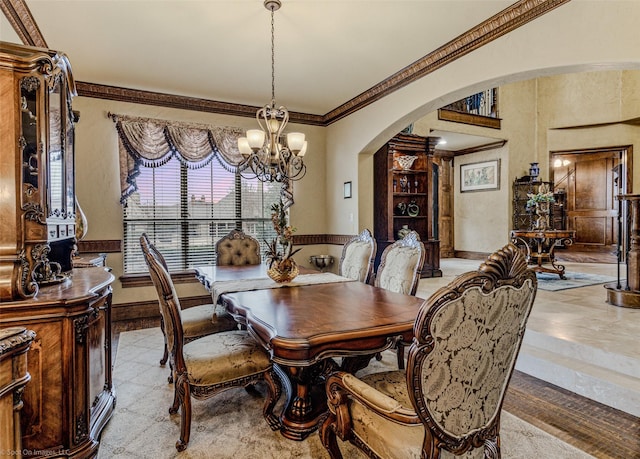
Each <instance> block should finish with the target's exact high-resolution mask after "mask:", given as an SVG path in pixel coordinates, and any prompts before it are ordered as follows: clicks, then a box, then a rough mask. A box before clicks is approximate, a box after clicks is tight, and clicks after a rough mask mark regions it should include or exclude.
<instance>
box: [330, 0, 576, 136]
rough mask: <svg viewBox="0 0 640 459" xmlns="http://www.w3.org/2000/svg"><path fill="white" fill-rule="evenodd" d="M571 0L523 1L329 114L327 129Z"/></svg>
mask: <svg viewBox="0 0 640 459" xmlns="http://www.w3.org/2000/svg"><path fill="white" fill-rule="evenodd" d="M569 1H570V0H520V1H518V2H516V3H514V4H513V5H511V6H509V7H508V8H506V9H504V10H502V11H500V12H499V13H497V14H496V15H494V16H493V17H491V18H489V19H487V20H486V21H484V22H481V23H480V24H478V25H477V26H475V27H473V28H471V29H469V30H468V31H466V32H465V33H463V34H462V35H459V36H458V37H456V38H454V39H453V40H451V41H450V42H449V43H446V44H445V45H443V46H441V47H440V48H438V49H436V50H435V51H433V52H431V53H429V54H427V55H426V56H425V57H423V58H422V59H419V60H418V61H416V62H414V63H413V64H411V65H409V66H407V67H405V68H404V69H402V70H400V71H398V72H396V73H395V74H393V75H391V76H390V77H389V78H387V79H386V80H384V81H382V82H381V83H378V84H377V85H375V86H374V87H372V88H369V89H368V90H367V91H365V92H363V93H362V94H360V95H359V96H356V97H354V98H353V99H351V100H350V101H348V102H346V103H345V104H342V105H341V106H339V107H337V108H336V109H334V110H332V111H330V112H329V113H327V114H326V115H325V116H324V117H325V122H326V124H327V125H329V124H331V123H334V122H336V121H338V120H339V119H341V118H344V117H345V116H347V115H350V114H351V113H354V112H356V111H358V110H359V109H361V108H363V107H365V106H367V105H369V104H371V103H373V102H375V101H377V100H379V99H381V98H383V97H385V96H387V95H388V94H390V93H392V92H394V91H397V90H398V89H400V88H402V87H404V86H406V85H408V84H409V83H412V82H413V81H415V80H417V79H419V78H422V77H423V76H425V75H428V74H429V73H432V72H434V71H435V70H437V69H439V68H441V67H444V66H445V65H447V64H450V63H451V62H453V61H455V60H456V59H458V58H459V57H462V56H464V55H466V54H469V53H470V52H471V51H473V50H475V49H478V48H480V47H481V46H484V45H486V44H487V43H490V42H491V41H493V40H495V39H497V38H499V37H501V36H503V35H505V34H507V33H509V32H511V31H513V30H515V29H517V28H518V27H521V26H523V25H525V24H527V23H528V22H531V21H533V20H534V19H536V18H538V17H540V16H542V15H543V14H545V13H548V12H549V11H551V10H553V9H555V8H557V7H559V6H561V5H563V4H564V3H567V2H569Z"/></svg>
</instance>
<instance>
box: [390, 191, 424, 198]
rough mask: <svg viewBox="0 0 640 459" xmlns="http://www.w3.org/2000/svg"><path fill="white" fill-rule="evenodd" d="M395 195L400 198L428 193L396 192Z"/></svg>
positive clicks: (422, 195) (421, 195)
mask: <svg viewBox="0 0 640 459" xmlns="http://www.w3.org/2000/svg"><path fill="white" fill-rule="evenodd" d="M393 196H394V197H399V198H411V197H426V196H427V193H398V192H395V193H393Z"/></svg>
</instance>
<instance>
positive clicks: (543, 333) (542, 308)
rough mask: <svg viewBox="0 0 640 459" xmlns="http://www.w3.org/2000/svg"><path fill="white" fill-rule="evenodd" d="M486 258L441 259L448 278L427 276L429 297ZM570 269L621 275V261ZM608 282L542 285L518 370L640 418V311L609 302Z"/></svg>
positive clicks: (424, 284)
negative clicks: (556, 286)
mask: <svg viewBox="0 0 640 459" xmlns="http://www.w3.org/2000/svg"><path fill="white" fill-rule="evenodd" d="M480 263H481V261H479V260H466V259H459V258H446V259H442V260H441V269H442V272H443V277H442V278H431V279H421V280H420V283H419V285H418V291H417V296H420V297H423V298H427V297H428V296H429V295H430V294H431V293H433V292H434V291H435V290H437V288H439V287H440V286H443V285H446V284H447V283H448V282H450V281H451V280H452V279H453V278H454V277H455V276H457V275H459V274H461V273H463V272H467V271H472V270H475V269H477V268H478V266H479V264H480ZM563 264H564V265H565V266H566V271H567V272H581V273H593V274H603V275H608V276H614V277H615V276H616V275H617V266H616V265H615V264H599V263H569V262H566V263H563ZM606 299H607V295H606V291H605V289H604V287H603V285H602V284H599V285H592V286H587V287H580V288H574V289H569V290H561V291H556V292H551V291H545V290H540V289H538V293H537V296H536V300H535V303H534V307H533V310H532V312H531V316H530V318H529V322H528V324H527V332H526V335H525V339H524V343H523V347H522V350H521V353H520V357H519V359H518V364H517V366H516V368H517V369H518V370H520V371H522V372H524V373H527V374H530V375H532V376H535V377H537V378H539V379H542V380H544V381H548V382H550V383H552V384H555V385H558V386H560V387H563V388H565V389H568V390H570V391H572V392H575V393H578V394H580V395H583V396H585V397H588V398H591V399H593V400H596V401H598V402H600V403H604V404H605V405H609V406H612V407H614V408H617V409H620V410H623V411H625V412H628V413H630V414H632V415H634V416H640V342H639V341H638V336H640V309H631V308H622V307H618V306H613V305H610V304H608V303H607V302H606Z"/></svg>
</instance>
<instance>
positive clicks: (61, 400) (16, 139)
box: [0, 42, 115, 458]
mask: <svg viewBox="0 0 640 459" xmlns="http://www.w3.org/2000/svg"><path fill="white" fill-rule="evenodd" d="M74 95H75V84H74V80H73V76H72V74H71V67H70V65H69V61H68V60H67V58H66V56H65V55H64V54H62V53H60V52H57V51H52V50H47V49H41V48H34V47H28V46H20V45H16V44H12V43H5V42H0V120H2V122H1V123H0V177H1V178H2V186H1V187H0V191H1V192H0V214H1V215H2V219H0V329H6V328H15V327H24V328H26V329H28V330H32V331H33V332H35V338H34V339H33V342H32V343H31V347H30V349H29V351H28V353H27V370H28V373H29V374H30V375H31V381H30V382H29V384H27V385H26V387H25V390H24V393H23V395H22V401H23V407H22V410H21V420H20V426H21V429H20V434H21V437H22V438H21V439H22V448H23V451H28V454H29V455H32V456H47V457H73V458H84V457H92V456H95V454H96V453H97V450H98V445H99V442H98V439H99V436H100V432H101V430H102V428H103V427H104V426H105V425H106V423H107V421H108V420H109V418H110V416H111V414H112V412H113V408H114V406H115V392H114V390H113V385H112V380H111V284H112V282H113V281H114V276H113V275H112V274H111V273H110V272H109V271H108V270H107V269H106V268H105V267H91V268H75V269H74V268H73V262H72V256H71V254H72V250H73V246H74V243H75V242H76V239H75V218H76V212H75V176H74V123H75V121H77V117H76V114H75V113H74V112H73V110H72V107H71V100H72V96H74Z"/></svg>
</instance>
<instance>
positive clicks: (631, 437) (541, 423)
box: [113, 319, 640, 459]
mask: <svg viewBox="0 0 640 459" xmlns="http://www.w3.org/2000/svg"><path fill="white" fill-rule="evenodd" d="M159 326H160V321H159V320H154V319H147V320H144V321H128V322H114V323H113V335H114V336H113V355H114V358H115V355H116V349H117V347H118V337H119V335H120V332H123V331H128V330H137V329H140V328H149V327H159ZM161 354H162V349H158V360H159V359H160V357H161ZM504 408H505V409H506V410H507V411H508V412H510V413H511V414H513V415H515V416H517V417H519V418H521V419H523V420H525V421H527V422H528V423H530V424H532V425H534V426H536V427H538V428H539V429H541V430H544V431H545V432H548V433H550V434H552V435H554V436H555V437H558V438H560V439H561V440H563V441H565V442H566V443H569V444H571V445H573V446H575V447H576V448H579V449H581V450H583V451H585V452H586V453H588V454H591V455H592V456H594V457H596V458H599V459H640V419H639V418H636V417H634V416H631V415H630V414H627V413H625V412H623V411H620V410H616V409H614V408H610V407H608V406H606V405H603V404H601V403H598V402H594V401H593V400H590V399H588V398H585V397H581V396H579V395H576V394H574V393H573V392H570V391H567V390H565V389H562V388H560V387H557V386H554V385H553V384H549V383H547V382H545V381H542V380H540V379H537V378H534V377H532V376H529V375H527V374H525V373H522V372H519V371H515V372H514V374H513V377H512V378H511V382H510V384H509V388H508V389H507V395H506V397H505V402H504ZM540 459H547V458H544V457H543V456H540ZM548 459H562V458H548Z"/></svg>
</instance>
